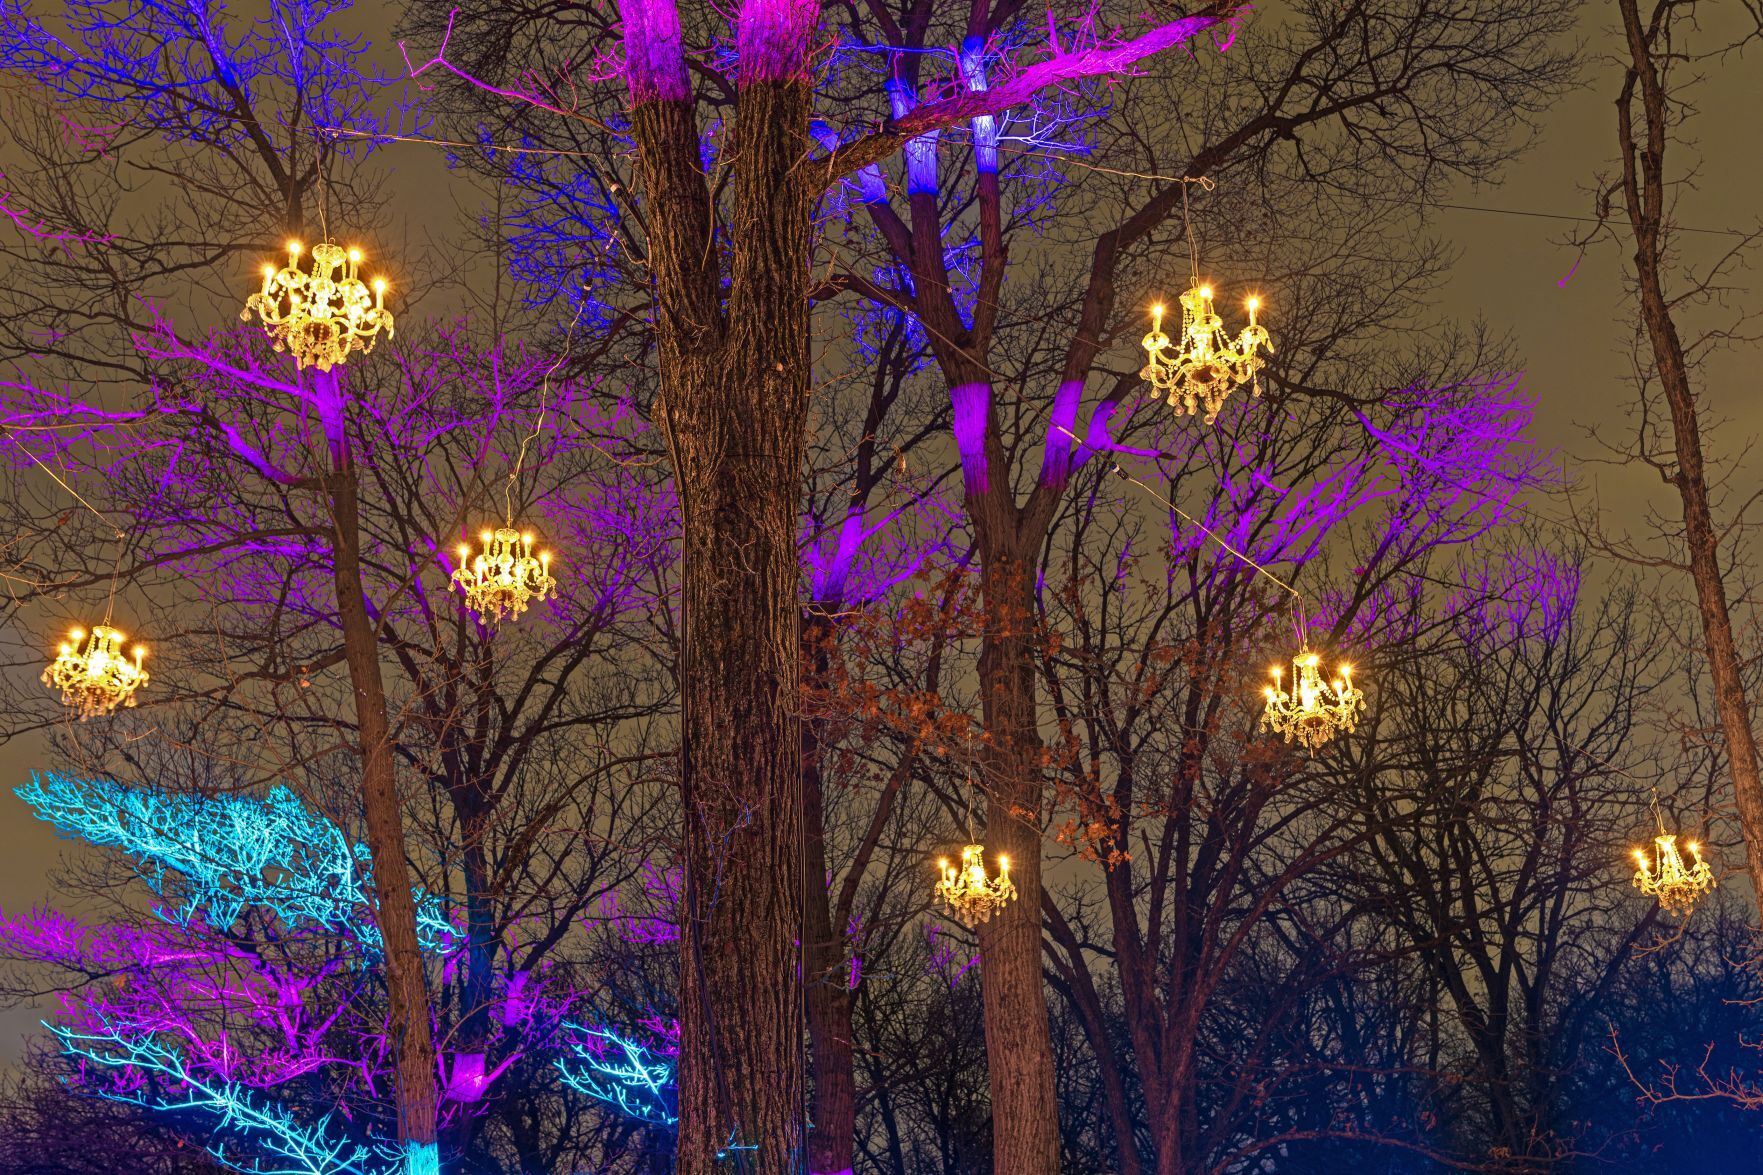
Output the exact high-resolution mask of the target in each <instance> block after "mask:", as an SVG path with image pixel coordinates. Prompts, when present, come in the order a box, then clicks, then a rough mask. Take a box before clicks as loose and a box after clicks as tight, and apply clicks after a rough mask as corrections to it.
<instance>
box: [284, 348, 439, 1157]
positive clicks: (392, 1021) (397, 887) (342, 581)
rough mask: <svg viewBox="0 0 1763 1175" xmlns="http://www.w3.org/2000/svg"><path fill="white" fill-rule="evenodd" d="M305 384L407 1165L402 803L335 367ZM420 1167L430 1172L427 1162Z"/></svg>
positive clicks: (424, 994)
mask: <svg viewBox="0 0 1763 1175" xmlns="http://www.w3.org/2000/svg"><path fill="white" fill-rule="evenodd" d="M313 387H314V392H315V395H316V398H317V400H318V403H319V417H320V419H321V421H322V423H323V426H324V433H325V441H326V446H327V449H328V453H327V457H328V460H329V470H328V471H327V473H326V475H325V488H326V494H327V498H328V500H329V506H330V511H331V520H332V526H333V532H332V553H331V568H332V577H333V580H334V583H335V588H336V593H337V620H338V623H339V625H340V626H341V627H342V630H343V657H344V661H345V663H346V664H347V666H348V669H349V685H350V692H351V693H352V694H353V695H354V698H355V724H356V729H357V732H358V734H359V737H360V740H361V742H360V753H361V805H362V809H363V813H364V815H365V816H366V821H367V846H368V851H369V863H370V865H371V868H372V874H373V893H374V907H375V914H376V922H377V925H378V928H379V932H380V939H381V942H382V943H383V945H384V949H385V972H386V1004H387V1019H388V1028H389V1031H390V1035H391V1045H392V1054H393V1059H394V1062H395V1065H396V1090H395V1095H396V1098H397V1108H398V1141H399V1142H401V1143H403V1144H404V1146H405V1149H406V1152H407V1153H408V1154H410V1155H411V1160H410V1163H411V1167H410V1169H411V1172H412V1175H414V1173H415V1172H416V1171H419V1170H422V1168H421V1167H420V1166H419V1165H418V1164H419V1162H421V1161H426V1160H419V1158H418V1156H420V1155H424V1154H425V1153H426V1155H427V1157H429V1158H432V1157H433V1154H434V1148H435V1130H436V1096H435V1046H434V1038H433V1035H432V1026H431V1019H430V1011H429V997H428V987H427V982H426V977H425V975H424V972H423V960H422V948H421V946H420V945H419V943H418V942H417V937H416V899H415V897H414V895H413V894H412V893H411V879H410V863H409V859H408V856H407V853H406V848H405V840H404V820H403V811H402V805H401V804H400V803H399V799H398V784H397V774H396V769H395V764H394V761H393V756H392V735H391V723H390V721H389V718H388V715H387V709H386V691H385V684H384V682H383V680H382V678H381V676H380V661H379V640H378V634H377V632H376V629H375V625H374V621H373V617H372V616H371V614H370V613H369V610H368V606H367V595H366V592H365V590H364V589H363V587H362V581H361V520H360V502H359V484H358V479H357V476H356V467H355V460H354V455H353V453H352V452H351V451H350V447H349V440H348V434H347V432H346V431H345V429H344V428H343V417H344V403H345V401H344V398H343V392H342V387H341V381H340V379H339V378H338V375H337V373H336V372H335V371H334V370H333V371H329V372H315V373H314V374H313ZM428 1170H438V1167H434V1166H431V1167H429V1168H428Z"/></svg>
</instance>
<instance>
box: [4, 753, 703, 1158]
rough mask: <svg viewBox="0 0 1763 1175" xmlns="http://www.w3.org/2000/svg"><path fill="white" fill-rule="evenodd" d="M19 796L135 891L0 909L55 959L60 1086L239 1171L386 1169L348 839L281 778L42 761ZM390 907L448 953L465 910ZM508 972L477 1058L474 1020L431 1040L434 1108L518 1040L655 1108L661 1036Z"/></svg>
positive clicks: (393, 1076) (458, 1111) (460, 932)
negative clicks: (181, 1135) (95, 919)
mask: <svg viewBox="0 0 1763 1175" xmlns="http://www.w3.org/2000/svg"><path fill="white" fill-rule="evenodd" d="M19 794H20V795H21V796H22V797H23V798H24V799H25V801H26V802H27V803H29V804H30V805H31V806H32V807H33V808H34V809H35V810H36V813H37V815H38V816H39V817H40V818H42V819H44V820H46V821H49V822H50V823H52V824H53V825H54V826H55V827H56V828H57V829H58V830H60V831H61V832H62V833H63V834H64V835H66V836H69V837H76V838H82V839H84V840H86V841H89V842H90V843H92V844H94V845H97V846H101V847H103V848H106V849H108V850H110V851H111V852H114V853H116V854H118V855H120V856H122V857H124V858H125V859H126V860H127V862H128V864H129V866H130V868H131V869H132V871H133V873H134V875H135V877H136V878H137V879H138V880H139V882H140V883H141V884H142V885H143V886H144V887H145V889H146V890H147V891H148V892H150V893H151V895H152V897H153V898H154V899H156V902H155V904H154V906H153V907H152V909H153V915H154V920H153V921H150V922H148V923H146V924H145V925H129V924H127V923H113V924H108V925H96V926H93V925H83V924H81V923H79V922H77V921H75V920H73V919H70V918H67V917H65V916H63V915H60V914H56V913H53V912H49V911H39V912H36V913H33V914H30V915H26V916H22V917H13V918H11V919H8V920H6V921H5V923H4V924H3V925H0V942H3V943H4V948H5V951H6V953H7V954H8V955H9V956H10V957H12V958H14V959H16V960H28V961H31V962H34V963H36V964H39V965H42V966H47V967H52V968H56V969H58V970H60V971H61V972H63V973H64V974H65V975H66V976H67V977H68V978H67V980H66V982H68V987H67V989H66V990H65V992H64V994H63V995H62V997H61V1001H60V1008H59V1012H58V1015H57V1017H56V1019H55V1021H54V1022H53V1023H52V1024H51V1026H50V1031H51V1033H52V1034H53V1036H54V1038H55V1040H56V1042H57V1044H58V1045H59V1046H60V1048H61V1050H62V1052H63V1054H64V1058H65V1062H66V1063H65V1064H63V1065H62V1066H60V1068H62V1069H63V1070H64V1071H65V1072H66V1074H67V1079H68V1080H69V1082H70V1083H71V1084H73V1085H74V1086H75V1087H76V1088H79V1089H82V1090H84V1091H86V1092H88V1093H93V1094H96V1095H97V1096H98V1097H100V1098H103V1099H107V1100H111V1101H115V1102H119V1103H122V1104H126V1105H133V1106H139V1107H143V1108H146V1109H149V1110H153V1111H156V1112H158V1113H159V1114H161V1115H164V1116H167V1117H168V1118H169V1120H170V1121H172V1122H173V1123H178V1124H180V1125H181V1126H182V1128H183V1129H184V1130H185V1131H186V1132H187V1133H188V1134H189V1135H190V1136H191V1137H193V1138H195V1139H200V1140H202V1141H203V1142H204V1145H206V1146H207V1148H208V1149H209V1150H210V1152H211V1153H212V1154H213V1155H214V1156H215V1158H216V1159H217V1160H218V1161H219V1162H221V1163H222V1164H223V1165H225V1166H227V1167H229V1168H231V1169H233V1170H237V1171H242V1172H246V1173H247V1175H267V1173H269V1172H280V1171H298V1172H302V1173H306V1175H332V1173H335V1175H342V1173H344V1172H356V1171H373V1172H386V1173H388V1175H390V1173H392V1172H396V1171H404V1170H406V1169H407V1167H408V1163H407V1151H406V1148H405V1147H403V1146H402V1145H398V1143H397V1142H396V1141H395V1140H397V1139H398V1138H399V1136H398V1134H397V1126H398V1124H399V1123H400V1121H401V1120H402V1115H403V1114H404V1112H405V1111H404V1107H403V1104H402V1098H401V1097H400V1096H399V1094H400V1092H401V1087H400V1085H399V1083H398V1079H397V1066H398V1063H399V1060H400V1054H399V1052H398V1050H397V1048H396V1046H395V1045H394V1044H393V1042H392V1039H391V1033H392V1032H393V1031H395V1029H396V1021H395V1019H392V1018H391V1015H390V1014H391V1012H392V1009H393V1007H394V1004H393V1001H392V1000H391V999H390V998H389V986H390V984H389V976H388V974H387V972H388V967H387V957H388V953H387V950H386V937H385V934H384V931H383V929H382V927H381V925H380V923H379V920H378V914H379V912H380V911H381V910H383V909H384V908H385V905H384V903H383V902H382V901H380V900H379V898H378V895H377V894H376V893H374V892H373V891H374V888H375V886H374V883H373V882H372V881H370V877H371V874H372V868H371V866H370V851H369V849H368V848H367V846H366V845H364V844H361V843H359V842H355V841H352V840H350V838H349V837H348V836H347V834H345V833H344V832H343V830H342V829H341V828H339V827H338V826H337V825H335V824H333V823H332V822H330V821H329V820H327V819H326V818H324V817H323V816H320V815H319V814H318V813H316V812H315V811H313V810H312V809H310V808H308V807H307V806H305V805H304V804H302V803H301V802H300V801H299V800H298V799H297V798H295V796H294V795H293V793H291V792H290V791H288V790H286V789H281V788H278V789H274V790H272V791H270V792H269V793H268V794H267V795H264V796H262V797H261V798H257V797H248V796H239V795H233V796H219V797H205V796H202V795H200V794H192V793H188V792H182V793H180V792H177V791H167V790H162V789H155V788H128V787H124V786H122V785H119V784H117V783H114V782H111V781H108V780H80V779H73V778H69V777H65V776H59V775H54V774H44V775H39V776H37V777H35V778H34V779H33V781H32V782H31V783H30V784H29V785H27V786H26V787H24V788H20V789H19ZM411 905H412V906H413V908H414V909H415V910H416V912H417V935H418V938H419V942H420V946H421V949H422V951H423V952H424V953H425V955H427V956H428V957H430V958H431V959H435V960H439V961H442V962H444V963H447V964H448V965H453V964H456V963H457V961H458V960H459V959H460V957H461V956H462V955H464V954H465V953H466V952H467V950H468V949H469V946H470V943H469V933H468V931H467V930H466V929H464V924H465V923H466V922H467V921H468V919H466V918H464V917H460V916H459V913H458V911H457V909H456V907H454V906H453V905H452V904H451V903H450V902H448V901H447V900H446V899H445V898H443V897H441V896H439V895H436V894H432V893H429V892H427V891H425V890H421V889H417V890H415V891H413V892H412V894H411ZM528 978H529V980H530V981H529V982H509V983H507V984H505V985H499V987H498V990H497V991H496V992H495V993H494V995H493V1004H494V1011H495V1015H494V1017H493V1019H494V1021H495V1026H496V1027H495V1030H494V1035H495V1037H496V1038H498V1039H497V1042H496V1043H498V1044H500V1045H501V1046H502V1047H501V1049H500V1052H501V1053H502V1055H503V1057H504V1059H503V1060H501V1062H500V1063H499V1064H498V1065H497V1067H496V1069H495V1070H487V1069H486V1068H485V1053H484V1051H482V1050H483V1048H484V1045H485V1043H486V1040H487V1038H488V1037H489V1035H490V1033H488V1032H482V1033H477V1034H474V1036H473V1038H472V1039H471V1040H470V1041H468V1042H467V1044H468V1047H469V1048H473V1049H476V1050H479V1051H466V1050H465V1049H461V1050H460V1051H458V1052H456V1053H454V1054H453V1056H452V1058H451V1065H450V1066H449V1067H448V1068H449V1070H450V1071H449V1074H448V1083H447V1086H446V1091H445V1095H446V1103H445V1104H446V1117H447V1118H448V1119H451V1120H453V1121H458V1120H460V1119H466V1118H472V1117H477V1116H481V1115H482V1114H483V1113H484V1111H485V1108H486V1100H485V1099H486V1095H487V1094H488V1093H489V1091H490V1086H491V1083H492V1082H494V1081H495V1080H496V1078H497V1077H498V1076H499V1074H500V1071H501V1070H503V1069H506V1068H507V1067H509V1066H510V1065H512V1064H514V1062H515V1060H516V1058H524V1059H525V1060H526V1061H527V1062H528V1063H538V1064H542V1065H547V1066H550V1067H551V1068H553V1069H555V1070H556V1072H557V1075H558V1076H559V1078H560V1079H561V1081H562V1082H563V1083H564V1084H566V1085H567V1086H568V1087H569V1088H570V1089H572V1090H575V1091H577V1092H578V1093H579V1094H584V1095H587V1096H588V1097H590V1098H593V1099H595V1100H597V1101H599V1102H601V1103H603V1104H605V1105H606V1106H608V1107H609V1108H611V1109H614V1110H616V1111H618V1112H619V1113H621V1114H623V1115H626V1116H628V1117H629V1118H630V1119H632V1120H633V1121H636V1122H643V1123H648V1124H650V1125H652V1126H655V1127H661V1128H665V1127H666V1126H668V1125H669V1124H671V1121H672V1118H673V1088H672V1087H673V1079H672V1062H671V1060H670V1059H668V1058H667V1056H666V1055H665V1051H666V1049H667V1047H668V1045H667V1042H666V1040H665V1039H661V1040H657V1039H654V1038H653V1037H651V1038H650V1039H647V1040H644V1039H641V1038H640V1035H639V1034H640V1032H641V1030H640V1029H636V1028H634V1027H633V1028H631V1029H627V1030H626V1031H624V1032H619V1031H615V1030H614V1029H612V1028H610V1027H608V1026H606V1025H604V1024H599V1023H595V1022H594V1021H593V1020H592V1019H591V1017H593V1016H594V1015H595V1006H596V1005H597V1004H598V1003H599V1002H600V1000H599V999H598V997H597V995H596V993H594V992H593V991H584V990H580V989H577V988H575V987H573V986H572V984H571V981H572V980H574V979H577V978H578V976H577V975H576V974H575V973H572V972H571V971H567V970H559V971H553V972H551V973H549V974H542V975H536V976H529V977H528ZM388 1092H389V1093H390V1094H391V1101H392V1103H393V1104H391V1105H388V1104H387V1100H388V1098H387V1094H388ZM600 1157H601V1159H602V1160H604V1159H606V1158H608V1157H612V1158H617V1157H618V1155H617V1153H616V1150H614V1152H613V1154H612V1155H611V1156H608V1155H607V1154H606V1153H605V1152H604V1151H602V1154H601V1156H600Z"/></svg>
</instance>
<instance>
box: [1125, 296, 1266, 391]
mask: <svg viewBox="0 0 1763 1175" xmlns="http://www.w3.org/2000/svg"><path fill="white" fill-rule="evenodd" d="M1246 304H1247V306H1248V308H1249V325H1248V326H1246V327H1244V328H1243V332H1242V333H1241V334H1239V335H1238V336H1237V339H1236V342H1234V343H1233V342H1231V341H1230V340H1229V339H1228V338H1227V337H1226V336H1225V333H1224V320H1223V319H1221V318H1219V317H1218V315H1217V314H1216V313H1215V312H1214V311H1213V309H1212V287H1211V286H1202V285H1195V286H1194V288H1193V289H1190V290H1189V291H1188V292H1187V293H1185V294H1183V295H1182V296H1181V350H1180V351H1179V352H1177V353H1176V354H1174V355H1170V354H1167V353H1166V352H1168V350H1169V348H1170V346H1171V340H1170V338H1169V336H1168V335H1166V334H1164V333H1163V307H1161V306H1153V307H1152V308H1151V333H1150V334H1148V335H1146V336H1145V338H1144V346H1145V350H1146V351H1147V352H1148V353H1149V355H1150V359H1149V361H1148V362H1147V363H1146V364H1145V366H1144V368H1143V370H1141V371H1140V372H1139V378H1140V379H1143V380H1147V381H1149V382H1150V384H1151V386H1152V387H1153V388H1154V389H1156V390H1157V391H1159V392H1167V393H1168V394H1169V406H1170V407H1171V408H1174V409H1175V410H1176V411H1177V412H1180V413H1183V414H1186V415H1191V414H1193V413H1195V412H1198V411H1200V407H1201V405H1205V410H1206V423H1207V424H1211V423H1212V422H1213V421H1214V420H1217V419H1218V410H1219V409H1220V408H1222V407H1224V402H1225V400H1227V399H1229V398H1230V394H1231V393H1232V392H1233V391H1235V390H1236V389H1237V387H1238V386H1239V385H1241V384H1242V383H1244V382H1245V381H1249V382H1251V384H1252V386H1253V388H1254V394H1255V395H1257V396H1259V395H1260V394H1261V380H1260V378H1259V376H1258V374H1257V373H1258V372H1259V371H1260V370H1261V369H1262V368H1263V367H1265V366H1266V365H1267V361H1266V360H1265V359H1263V358H1262V357H1261V356H1260V355H1259V354H1258V353H1257V352H1258V350H1259V348H1261V347H1266V348H1267V350H1268V351H1269V352H1271V351H1272V350H1273V342H1272V340H1270V339H1269V338H1268V336H1267V328H1266V327H1264V326H1261V325H1260V324H1258V323H1257V322H1256V321H1255V312H1256V311H1257V310H1259V309H1260V308H1261V300H1260V299H1259V298H1250V299H1249V300H1248V302H1247V303H1246Z"/></svg>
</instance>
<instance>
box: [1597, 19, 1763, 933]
mask: <svg viewBox="0 0 1763 1175" xmlns="http://www.w3.org/2000/svg"><path fill="white" fill-rule="evenodd" d="M1618 7H1619V8H1620V10H1621V13H1622V28H1623V35H1624V40H1625V43H1626V48H1627V50H1628V58H1629V60H1628V63H1627V70H1626V73H1625V76H1624V78H1623V85H1622V93H1621V96H1620V97H1619V98H1618V99H1617V103H1616V111H1617V124H1618V132H1619V137H1620V148H1621V151H1622V180H1621V188H1622V197H1623V204H1624V207H1625V210H1626V212H1627V216H1628V223H1629V227H1630V229H1631V231H1632V232H1633V235H1634V266H1635V282H1636V288H1637V290H1638V293H1639V297H1640V311H1641V322H1642V324H1643V325H1644V326H1645V328H1646V332H1647V341H1648V343H1649V345H1650V346H1651V349H1652V353H1653V362H1654V366H1655V367H1656V369H1657V372H1658V377H1659V385H1660V387H1661V389H1662V390H1663V391H1664V393H1665V401H1666V404H1667V405H1668V406H1669V408H1670V412H1671V433H1672V440H1673V444H1674V448H1675V456H1676V460H1677V469H1676V471H1675V472H1674V473H1673V474H1672V475H1671V477H1670V481H1671V483H1672V485H1673V486H1674V487H1675V488H1676V490H1677V493H1678V499H1679V502H1680V503H1681V506H1682V510H1683V531H1684V546H1685V547H1686V548H1687V549H1688V552H1689V558H1690V575H1691V578H1692V579H1693V580H1694V582H1695V587H1696V609H1697V611H1698V612H1699V613H1700V614H1701V619H1702V640H1703V645H1704V648H1705V650H1706V652H1707V657H1708V670H1709V674H1710V676H1711V677H1712V678H1713V682H1714V702H1715V707H1716V710H1717V712H1718V713H1719V716H1720V729H1721V734H1722V736H1723V738H1724V740H1725V743H1726V758H1727V762H1728V764H1729V765H1730V767H1731V770H1732V783H1733V793H1734V797H1735V799H1736V801H1737V805H1736V806H1737V809H1738V817H1739V828H1740V830H1741V831H1742V832H1743V834H1744V839H1745V848H1746V851H1747V856H1748V857H1749V861H1750V874H1751V883H1752V887H1753V889H1754V891H1755V893H1756V895H1757V898H1758V900H1759V901H1763V778H1760V777H1759V773H1758V767H1757V743H1756V738H1755V735H1754V734H1753V732H1752V730H1751V705H1750V700H1749V698H1748V697H1747V696H1746V691H1745V683H1744V678H1743V675H1742V672H1741V659H1740V657H1739V653H1738V645H1737V642H1736V641H1735V640H1734V639H1733V632H1732V616H1731V612H1730V609H1729V607H1728V601H1727V598H1726V581H1725V577H1724V576H1723V574H1722V573H1721V570H1720V537H1719V533H1718V531H1717V530H1716V529H1715V526H1714V519H1713V511H1712V509H1711V507H1710V506H1709V502H1708V480H1707V471H1706V466H1705V463H1704V460H1703V455H1702V432H1701V423H1700V420H1699V419H1698V416H1697V410H1696V396H1695V391H1694V389H1693V388H1692V387H1691V386H1690V376H1689V363H1688V360H1687V359H1686V357H1685V355H1684V349H1683V341H1682V339H1681V338H1680V337H1679V335H1678V333H1677V323H1676V322H1675V321H1674V320H1673V318H1672V316H1671V305H1670V301H1669V299H1668V298H1667V297H1666V295H1665V286H1664V273H1663V271H1664V266H1665V260H1664V257H1663V242H1662V240H1661V237H1662V234H1663V231H1664V228H1665V216H1666V192H1665V149H1666V145H1667V142H1668V136H1669V133H1670V127H1669V111H1668V109H1667V103H1668V95H1667V92H1666V83H1665V79H1664V77H1663V75H1662V73H1661V70H1660V56H1659V53H1658V52H1657V51H1656V49H1655V46H1656V43H1657V38H1658V37H1659V36H1661V35H1663V34H1664V33H1665V32H1666V31H1667V30H1668V27H1669V24H1670V21H1671V20H1672V19H1673V16H1674V6H1671V5H1664V4H1662V5H1660V6H1659V8H1657V9H1656V10H1655V12H1654V14H1653V17H1652V20H1651V23H1650V26H1649V25H1647V24H1643V22H1642V19H1641V14H1640V8H1639V0H1618ZM1684 11H1686V12H1687V11H1689V10H1688V9H1687V8H1685V9H1684ZM1637 94H1638V97H1639V99H1640V112H1641V115H1642V126H1641V127H1640V128H1638V129H1639V132H1640V133H1639V136H1638V137H1637V128H1636V126H1635V124H1634V113H1635V98H1636V97H1637Z"/></svg>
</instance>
